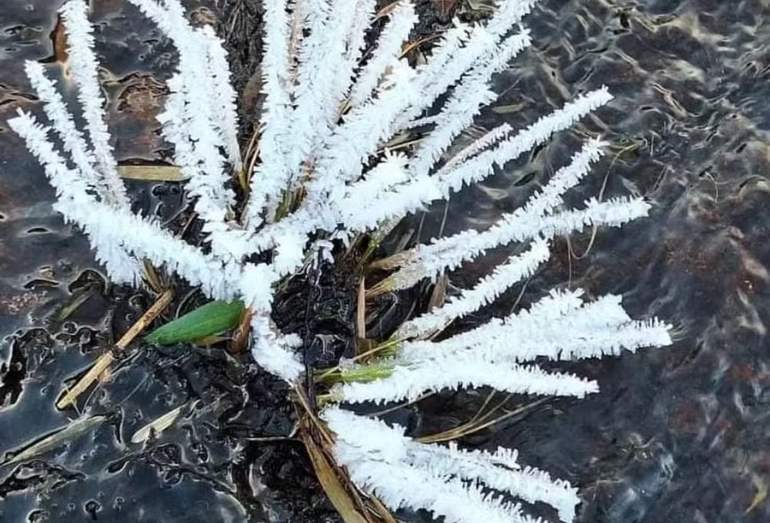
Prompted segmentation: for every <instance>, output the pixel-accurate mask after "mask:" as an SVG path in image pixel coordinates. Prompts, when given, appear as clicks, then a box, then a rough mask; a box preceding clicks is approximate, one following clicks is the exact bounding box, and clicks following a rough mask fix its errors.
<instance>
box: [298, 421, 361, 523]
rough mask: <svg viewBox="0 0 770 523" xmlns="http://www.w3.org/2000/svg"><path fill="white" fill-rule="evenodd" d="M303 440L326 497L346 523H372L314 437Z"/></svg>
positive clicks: (305, 437)
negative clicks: (362, 511) (358, 505)
mask: <svg viewBox="0 0 770 523" xmlns="http://www.w3.org/2000/svg"><path fill="white" fill-rule="evenodd" d="M303 433H304V431H303ZM303 440H304V442H305V448H306V449H307V453H308V455H309V456H310V462H311V463H312V464H313V470H315V475H316V477H317V478H318V482H319V483H321V487H322V488H323V489H324V492H325V493H326V496H327V497H328V498H329V501H331V502H332V505H334V508H335V509H336V510H337V512H339V514H340V516H341V517H342V519H343V520H344V521H345V523H372V521H371V520H370V519H368V518H366V517H365V516H364V515H362V514H361V512H360V511H359V508H358V507H357V504H356V502H355V501H354V500H353V497H352V496H351V495H350V493H349V492H348V490H347V489H346V488H345V486H344V485H343V483H342V481H341V480H340V478H339V476H338V475H337V473H336V472H335V467H334V465H332V462H331V460H329V459H328V458H327V457H326V454H324V452H323V451H322V450H321V448H320V446H319V445H318V444H316V442H315V441H313V438H312V437H308V436H303Z"/></svg>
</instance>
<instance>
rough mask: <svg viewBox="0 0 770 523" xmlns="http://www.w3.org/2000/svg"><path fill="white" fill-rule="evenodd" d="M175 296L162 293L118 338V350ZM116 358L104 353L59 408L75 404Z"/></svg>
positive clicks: (60, 402) (64, 398)
mask: <svg viewBox="0 0 770 523" xmlns="http://www.w3.org/2000/svg"><path fill="white" fill-rule="evenodd" d="M173 297H174V292H173V291H172V290H170V289H169V290H166V291H164V292H163V294H161V295H160V297H159V298H158V299H157V301H156V302H155V303H154V304H153V305H152V307H150V308H149V309H148V310H147V312H145V313H144V314H143V315H142V317H141V318H139V319H138V320H137V322H136V323H134V324H133V325H132V326H131V328H130V329H128V331H127V332H126V333H125V334H124V335H123V337H122V338H120V340H118V342H117V343H116V344H115V348H116V349H118V350H122V349H125V348H126V347H127V346H128V344H129V343H131V342H132V341H133V340H134V338H136V337H137V336H138V335H139V333H140V332H142V331H143V330H144V329H145V328H146V327H147V325H149V324H150V323H152V322H153V320H155V318H157V317H158V316H159V315H160V314H161V313H162V312H163V311H164V310H165V309H166V307H168V305H169V304H170V303H171V300H172V299H173ZM114 360H115V356H113V354H112V351H110V352H105V353H104V354H102V355H101V356H100V357H99V359H98V360H96V363H95V364H94V366H93V367H91V369H90V370H89V371H88V372H87V373H86V375H85V376H83V377H82V378H81V379H80V381H78V382H77V383H76V384H75V386H74V387H72V388H71V389H69V390H68V391H67V393H66V394H65V395H64V397H63V398H61V399H60V400H59V401H58V402H57V403H56V407H57V408H59V409H64V408H67V407H68V406H70V405H74V404H75V401H77V399H78V397H79V396H80V395H81V394H83V392H85V391H86V390H88V388H89V387H90V386H91V385H92V384H93V383H94V382H96V380H98V379H99V376H101V375H102V373H103V372H104V371H105V370H107V369H108V368H109V367H110V365H112V362H113V361H114Z"/></svg>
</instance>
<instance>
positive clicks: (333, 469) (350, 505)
mask: <svg viewBox="0 0 770 523" xmlns="http://www.w3.org/2000/svg"><path fill="white" fill-rule="evenodd" d="M293 390H294V393H295V399H296V401H295V407H296V408H297V411H298V416H299V427H298V428H299V436H300V438H301V439H302V441H303V443H304V444H305V448H306V449H307V452H308V455H309V456H310V461H311V463H312V464H313V469H314V470H315V473H316V476H317V477H318V481H319V482H320V483H321V487H322V488H323V489H324V492H325V493H326V495H327V496H328V497H329V501H331V502H332V504H333V505H334V508H335V509H336V510H337V511H338V512H339V514H340V516H341V517H342V519H343V520H344V521H345V523H378V522H384V523H396V520H395V518H394V517H393V515H392V514H391V513H390V511H388V509H387V508H386V507H385V506H384V505H383V504H382V502H380V500H378V499H377V498H375V497H373V496H367V497H366V498H365V499H364V498H363V497H362V496H361V495H360V493H359V490H358V488H357V487H356V486H355V485H354V484H353V482H352V481H351V480H350V478H349V477H348V475H347V473H346V472H345V471H344V470H343V469H342V468H340V467H338V466H337V465H336V463H335V462H334V458H333V456H332V450H331V449H332V446H333V445H334V442H335V435H334V434H333V433H331V432H329V429H328V428H327V427H326V425H325V424H324V423H323V422H321V420H319V419H318V416H316V414H315V412H314V411H313V409H312V408H311V406H310V402H309V401H308V397H307V394H306V393H305V390H304V389H303V388H302V387H299V386H295V387H294V389H293Z"/></svg>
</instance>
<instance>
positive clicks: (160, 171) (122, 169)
mask: <svg viewBox="0 0 770 523" xmlns="http://www.w3.org/2000/svg"><path fill="white" fill-rule="evenodd" d="M118 173H119V174H120V176H121V178H123V179H126V180H140V181H144V182H181V181H184V180H186V178H185V177H184V176H182V171H180V170H179V167H174V166H172V165H121V166H119V167H118Z"/></svg>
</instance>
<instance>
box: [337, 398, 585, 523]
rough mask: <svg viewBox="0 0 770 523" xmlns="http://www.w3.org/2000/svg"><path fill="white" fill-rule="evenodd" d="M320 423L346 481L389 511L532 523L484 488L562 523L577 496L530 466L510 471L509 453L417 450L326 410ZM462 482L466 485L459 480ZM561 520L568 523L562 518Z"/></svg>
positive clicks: (467, 521)
mask: <svg viewBox="0 0 770 523" xmlns="http://www.w3.org/2000/svg"><path fill="white" fill-rule="evenodd" d="M322 416H323V419H324V420H325V421H326V423H327V424H328V425H329V428H330V429H331V430H332V431H334V432H335V433H336V434H337V436H338V437H337V442H336V444H335V446H334V456H335V458H336V460H337V461H338V462H339V463H340V464H342V465H344V466H345V467H347V468H348V471H349V472H350V475H351V477H352V479H353V481H354V482H355V483H356V484H358V485H363V486H364V487H365V488H367V489H368V490H370V491H372V492H374V493H375V494H377V495H378V496H379V497H380V498H381V499H382V500H383V502H385V503H386V504H387V505H388V506H390V507H393V508H396V509H398V508H410V509H412V510H416V509H425V510H428V511H429V512H431V513H432V514H433V516H434V517H441V516H443V517H444V518H445V521H447V522H452V523H477V522H478V521H485V522H487V521H489V522H494V523H504V522H505V523H525V522H526V523H535V522H537V521H541V520H539V519H538V520H535V519H534V518H531V517H529V516H526V515H524V514H523V513H522V511H521V506H520V505H518V504H514V503H510V502H506V501H503V500H502V498H501V497H500V496H499V495H498V494H496V493H494V492H489V491H488V490H486V491H485V490H484V488H485V487H486V488H487V489H488V488H492V489H495V490H496V491H498V492H504V493H506V494H509V495H512V496H514V497H518V498H521V499H523V500H526V501H530V502H533V501H542V502H545V503H549V504H551V505H552V506H553V507H554V508H556V509H557V511H558V513H559V515H560V516H561V518H562V521H564V522H565V523H570V522H571V518H570V516H571V515H572V514H574V510H575V509H574V507H575V505H576V503H577V497H576V495H575V491H574V489H572V488H571V487H570V486H569V484H568V483H566V482H563V481H558V480H557V481H551V480H550V477H549V476H548V475H547V474H545V473H543V472H541V471H539V470H536V469H532V468H529V467H528V468H525V469H524V470H523V471H522V470H516V468H517V467H518V464H517V463H516V453H515V451H510V450H505V449H498V450H497V451H496V452H494V453H490V452H481V451H465V450H461V449H459V448H458V447H457V446H455V445H452V446H449V447H440V446H437V445H425V444H421V443H418V442H417V441H415V440H413V439H411V438H408V437H406V436H405V435H404V433H405V430H404V428H403V427H401V426H399V425H394V426H392V427H390V426H388V425H386V424H385V423H383V422H382V421H379V420H375V419H370V418H365V417H362V416H357V415H355V414H353V413H352V412H348V411H344V410H342V409H339V408H336V407H332V408H328V409H326V410H325V411H324V412H323V414H322ZM467 480H470V481H471V483H469V482H467ZM567 518H569V519H567Z"/></svg>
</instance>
